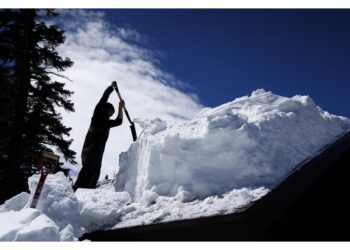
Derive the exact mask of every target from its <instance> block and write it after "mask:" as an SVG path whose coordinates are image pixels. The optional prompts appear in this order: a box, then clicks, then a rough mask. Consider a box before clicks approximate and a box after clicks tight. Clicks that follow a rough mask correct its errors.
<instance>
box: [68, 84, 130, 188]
mask: <svg viewBox="0 0 350 250" xmlns="http://www.w3.org/2000/svg"><path fill="white" fill-rule="evenodd" d="M114 85H116V83H115V82H113V83H112V84H111V86H109V87H108V88H107V89H106V90H105V92H104V93H103V96H102V98H101V100H100V101H99V102H98V103H97V105H96V107H95V110H94V114H93V116H92V118H91V123H90V127H89V131H88V133H87V134H86V137H85V141H84V146H83V150H82V153H81V161H82V165H83V167H82V169H81V170H80V173H79V175H78V179H77V180H76V182H75V184H74V186H73V189H74V191H75V190H77V189H78V188H96V184H97V181H98V178H99V176H100V171H101V163H102V157H103V152H104V150H105V145H106V142H107V139H108V135H109V129H110V128H112V127H116V126H119V125H120V124H122V122H123V108H124V106H125V103H124V100H121V101H120V102H119V109H118V116H117V118H116V119H115V120H111V119H109V118H110V117H111V116H112V115H113V113H114V107H113V105H112V104H111V103H109V102H107V100H108V97H109V95H110V94H111V93H112V91H113V87H114Z"/></svg>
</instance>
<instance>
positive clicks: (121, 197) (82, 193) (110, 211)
mask: <svg viewBox="0 0 350 250" xmlns="http://www.w3.org/2000/svg"><path fill="white" fill-rule="evenodd" d="M76 195H77V198H78V200H79V208H80V215H81V220H82V223H83V226H84V228H85V229H86V230H87V231H93V230H97V229H102V228H104V227H107V226H111V225H115V224H116V223H117V222H118V221H119V217H120V212H119V210H120V208H122V207H123V206H124V205H126V204H127V203H130V201H131V198H130V196H129V194H128V193H126V192H115V191H114V190H113V189H112V190H111V189H106V188H102V189H82V188H80V189H78V190H77V191H76Z"/></svg>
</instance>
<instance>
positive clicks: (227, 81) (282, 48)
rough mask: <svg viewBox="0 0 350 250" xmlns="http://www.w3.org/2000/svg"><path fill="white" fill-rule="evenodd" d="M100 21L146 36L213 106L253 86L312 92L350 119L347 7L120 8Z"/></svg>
mask: <svg viewBox="0 0 350 250" xmlns="http://www.w3.org/2000/svg"><path fill="white" fill-rule="evenodd" d="M104 11H105V12H106V15H105V17H106V19H107V20H108V21H109V22H110V23H111V24H112V25H116V26H119V27H120V26H122V27H127V28H130V29H134V30H136V31H137V32H139V33H141V34H143V35H145V36H147V39H146V40H145V42H144V46H146V47H147V48H148V49H150V50H151V51H160V52H161V60H160V61H161V68H162V69H164V70H165V71H167V72H170V73H173V74H174V75H175V76H176V78H177V79H180V80H182V81H184V82H187V83H189V84H190V85H192V86H193V88H194V89H190V90H189V91H192V92H195V93H196V94H197V95H198V97H199V99H200V102H201V103H202V104H203V105H205V106H210V107H213V106H217V105H220V104H222V103H225V102H228V101H231V100H233V99H234V98H236V97H239V96H242V95H247V94H249V93H250V92H251V91H252V90H255V89H257V88H265V89H266V90H271V91H273V92H274V93H276V94H279V95H285V96H293V95H295V94H302V95H306V94H307V95H310V96H311V97H312V98H313V99H314V100H315V102H316V103H317V104H318V105H319V106H321V107H322V108H323V109H324V110H327V111H329V112H331V113H334V114H337V115H343V116H347V117H350V110H349V109H348V108H347V106H348V95H349V92H350V85H349V82H350V73H349V72H350V70H349V68H350V67H349V66H350V61H349V58H350V47H349V45H350V32H349V31H350V30H349V28H350V10H292V9H284V10H263V9H261V10H239V9H231V10H223V9H218V10H214V9H212V10H204V9H197V10H188V9H187V10H184V9H178V10H177V9H173V10H169V9H159V10H154V9H153V10H152V9H151V10H146V9H144V10H118V9H108V10H104Z"/></svg>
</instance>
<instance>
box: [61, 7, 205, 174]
mask: <svg viewBox="0 0 350 250" xmlns="http://www.w3.org/2000/svg"><path fill="white" fill-rule="evenodd" d="M60 13H61V15H60V16H59V17H61V20H64V21H62V24H63V29H64V30H65V31H66V33H65V35H66V37H67V39H66V42H65V44H64V45H62V46H61V47H60V48H59V53H60V55H61V56H63V57H66V56H67V57H69V58H71V59H72V60H73V61H74V65H73V67H72V68H70V69H69V70H67V71H65V73H64V74H65V75H66V76H67V77H69V78H70V79H71V80H72V81H73V82H67V88H68V89H70V90H73V91H74V92H75V93H74V95H73V96H72V101H73V102H74V104H75V109H76V112H74V113H63V119H64V123H65V124H66V125H67V126H70V127H72V131H71V138H73V139H74V142H73V144H72V149H74V150H75V151H76V152H77V161H78V165H77V166H74V167H72V168H73V169H75V170H76V171H78V170H79V169H80V167H81V161H80V153H81V150H82V146H83V142H84V139H85V135H86V132H87V130H88V127H89V125H90V119H91V116H92V113H93V110H94V107H95V105H96V104H97V102H98V100H99V99H100V98H101V96H102V94H103V92H104V90H105V89H106V88H107V87H108V85H110V83H111V82H112V81H113V80H117V81H118V85H119V88H120V91H121V94H122V96H123V98H124V99H125V102H126V107H127V109H128V111H129V113H130V115H131V116H132V118H138V117H142V118H155V117H159V118H161V119H164V120H166V121H168V122H169V123H174V122H179V121H183V120H187V119H191V118H192V117H193V116H194V115H195V114H196V113H197V112H198V111H199V110H200V109H201V108H202V105H201V104H200V103H199V101H198V98H197V96H196V95H195V94H194V93H190V94H186V93H184V92H182V91H181V90H179V89H178V88H179V87H183V86H186V83H183V82H182V81H180V80H178V79H176V78H175V77H174V76H173V75H172V74H170V73H168V72H165V71H163V70H162V69H161V68H160V67H159V65H160V62H159V60H158V59H157V57H156V56H155V53H152V51H150V50H148V49H146V48H145V47H144V46H142V45H140V44H142V41H144V39H145V37H146V36H144V35H141V34H139V33H138V32H137V31H136V30H130V29H127V28H125V27H114V26H112V25H111V24H109V23H107V22H106V21H105V20H104V14H103V12H97V11H84V10H71V11H67V10H65V11H60ZM130 39H131V40H134V41H136V42H138V44H135V43H133V42H130ZM109 102H111V103H112V104H113V105H114V106H115V108H116V109H117V106H118V102H119V101H118V99H117V95H116V94H115V93H112V94H111V96H110V98H109ZM115 116H116V114H115V115H114V116H113V118H114V117H115ZM124 118H125V119H124V121H123V124H122V125H121V126H119V127H116V128H112V129H111V130H110V135H109V139H108V141H107V144H106V149H105V153H104V158H103V162H102V169H101V176H100V178H103V177H104V176H105V175H106V174H108V175H109V176H110V177H111V176H112V175H113V174H114V173H116V172H117V171H118V169H119V163H118V161H119V153H120V152H122V151H126V150H127V149H128V147H129V146H130V144H131V143H132V137H131V132H130V129H129V123H128V121H127V119H126V117H124ZM137 130H138V134H140V133H141V131H142V130H141V128H140V127H138V126H137Z"/></svg>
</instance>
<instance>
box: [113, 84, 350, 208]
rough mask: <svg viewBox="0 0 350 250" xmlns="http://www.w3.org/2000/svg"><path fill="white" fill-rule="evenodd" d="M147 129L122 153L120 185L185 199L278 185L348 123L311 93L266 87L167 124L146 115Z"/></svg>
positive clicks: (134, 192) (143, 196) (138, 193)
mask: <svg viewBox="0 0 350 250" xmlns="http://www.w3.org/2000/svg"><path fill="white" fill-rule="evenodd" d="M139 124H140V126H141V127H143V129H144V133H143V135H142V136H141V138H140V139H139V140H138V141H137V142H135V143H133V144H132V145H131V147H130V148H129V150H128V151H127V152H124V153H121V154H120V157H119V166H120V169H119V172H118V174H117V176H116V185H115V187H116V190H117V191H126V192H128V193H129V194H130V196H131V198H132V199H133V201H137V202H142V201H144V200H146V201H147V199H148V192H149V191H150V190H152V192H154V193H156V194H157V195H161V196H166V197H175V196H177V195H179V192H182V193H183V194H185V195H184V200H183V201H185V202H186V201H191V200H194V199H205V198H206V197H208V196H213V195H219V196H220V195H223V194H225V193H227V192H229V191H231V190H233V189H240V188H257V187H266V188H268V189H271V188H273V187H274V186H275V185H277V184H278V183H279V181H280V180H281V179H282V178H283V177H285V176H286V175H287V174H288V173H289V172H290V171H291V170H292V169H293V167H295V166H296V165H297V164H298V163H300V162H301V161H303V160H305V159H306V158H307V157H310V156H313V155H314V154H315V153H316V152H317V151H319V150H320V149H321V148H323V147H324V146H326V145H327V144H329V143H331V142H332V141H334V140H335V138H336V137H337V136H339V135H341V134H343V133H344V132H345V131H346V130H348V129H349V127H350V121H349V119H347V118H344V117H338V116H334V115H331V114H329V113H327V112H325V111H323V110H322V109H321V108H319V107H317V106H316V104H315V103H314V101H313V100H312V99H311V98H310V97H308V96H294V97H292V98H287V97H282V96H278V95H275V94H273V93H271V92H266V91H264V90H263V89H259V90H256V91H254V92H253V93H252V94H251V95H250V96H244V97H241V98H237V99H235V100H234V101H232V102H230V103H226V104H224V105H221V106H219V107H216V108H213V109H205V110H203V111H202V112H200V113H199V114H198V115H197V116H196V117H195V118H194V119H193V120H191V121H188V122H185V123H182V124H177V125H173V126H170V127H167V125H166V123H165V122H164V121H161V120H160V119H154V120H141V122H139Z"/></svg>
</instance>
